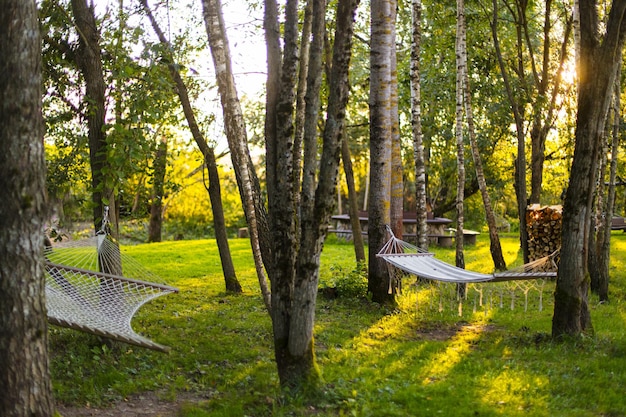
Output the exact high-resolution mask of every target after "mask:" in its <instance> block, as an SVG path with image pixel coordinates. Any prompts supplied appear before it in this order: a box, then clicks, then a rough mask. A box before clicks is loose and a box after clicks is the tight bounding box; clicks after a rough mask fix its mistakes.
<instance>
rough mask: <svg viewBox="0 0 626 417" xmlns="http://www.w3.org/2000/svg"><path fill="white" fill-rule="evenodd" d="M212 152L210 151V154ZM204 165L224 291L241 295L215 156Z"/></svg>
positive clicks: (206, 160) (206, 159)
mask: <svg viewBox="0 0 626 417" xmlns="http://www.w3.org/2000/svg"><path fill="white" fill-rule="evenodd" d="M212 151H213V150H212V149H211V153H212ZM205 163H206V169H207V172H208V175H209V187H208V192H209V197H210V199H211V207H212V208H213V227H214V228H215V240H216V241H217V248H218V250H219V253H220V261H221V264H222V272H223V273H224V281H225V283H226V291H231V292H234V293H241V292H243V290H242V288H241V284H240V283H239V280H238V279H237V275H236V274H235V265H234V264H233V259H232V257H231V256H230V248H229V247H228V234H227V233H226V220H225V219H224V207H223V205H222V190H221V188H220V178H219V173H218V170H217V164H216V163H215V156H214V155H213V156H212V157H209V158H205Z"/></svg>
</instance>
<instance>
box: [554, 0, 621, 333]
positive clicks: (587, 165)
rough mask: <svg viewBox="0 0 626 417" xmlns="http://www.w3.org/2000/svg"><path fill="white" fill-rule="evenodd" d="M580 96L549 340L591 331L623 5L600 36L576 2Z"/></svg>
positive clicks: (588, 1)
mask: <svg viewBox="0 0 626 417" xmlns="http://www.w3.org/2000/svg"><path fill="white" fill-rule="evenodd" d="M579 7H580V16H581V17H583V16H584V18H583V19H581V21H580V61H579V95H578V114H577V120H576V144H575V149H574V159H573V162H572V168H571V174H570V180H569V186H568V187H567V191H566V195H565V203H564V207H563V236H562V246H561V262H560V265H559V271H558V275H557V283H556V289H555V294H554V299H555V304H554V315H553V318H552V335H553V337H560V336H564V335H569V336H578V335H580V334H582V333H586V332H591V331H593V328H592V323H591V316H590V313H589V307H588V299H587V297H588V291H589V275H588V271H587V251H588V249H589V248H588V247H587V244H588V242H589V233H590V232H591V231H590V223H591V222H590V220H591V215H592V210H591V207H592V204H591V202H592V201H593V195H594V193H595V186H596V183H595V181H596V179H597V175H596V173H597V171H598V170H597V165H598V163H599V158H600V156H599V154H600V144H601V140H600V139H601V136H602V133H603V129H604V123H605V120H606V115H607V111H608V108H609V105H610V99H611V96H612V86H613V83H614V79H615V77H616V73H617V66H618V64H619V62H620V60H621V59H622V49H623V41H624V34H625V33H626V30H625V28H624V23H623V22H624V12H625V10H626V2H623V1H614V2H613V3H612V5H611V9H610V12H609V15H608V22H607V23H606V29H605V31H604V35H602V36H601V35H600V34H599V33H600V30H599V21H598V10H597V7H598V5H597V4H596V2H595V1H594V0H580V1H579Z"/></svg>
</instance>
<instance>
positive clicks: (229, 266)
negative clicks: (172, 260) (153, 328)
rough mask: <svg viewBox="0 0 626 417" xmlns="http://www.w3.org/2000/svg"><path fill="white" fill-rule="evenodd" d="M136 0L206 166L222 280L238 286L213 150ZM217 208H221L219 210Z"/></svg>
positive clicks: (155, 26)
mask: <svg viewBox="0 0 626 417" xmlns="http://www.w3.org/2000/svg"><path fill="white" fill-rule="evenodd" d="M140 1H141V5H142V6H143V8H144V10H145V12H146V13H147V14H148V18H149V19H150V23H151V24H152V28H153V29H154V32H155V33H156V34H157V36H158V38H159V42H161V45H163V46H164V47H165V50H166V51H167V52H168V53H169V54H170V57H171V59H170V60H169V64H168V68H169V71H170V75H171V76H172V78H173V79H174V83H175V84H176V92H177V93H178V97H179V99H180V102H181V105H182V107H183V113H184V114H185V118H186V119H187V124H189V130H191V134H192V136H193V139H194V141H195V142H196V145H198V148H199V149H200V152H202V156H203V157H204V161H205V164H206V166H207V169H208V170H209V171H208V172H209V181H210V182H211V186H212V187H213V188H212V190H213V192H211V190H209V198H210V199H211V208H212V210H213V219H214V222H215V223H214V225H215V228H216V230H215V239H216V241H217V247H218V250H219V252H220V259H221V260H222V271H223V272H224V279H225V281H226V287H227V289H228V287H229V286H231V287H233V288H235V287H237V286H238V285H237V284H238V283H237V284H233V283H234V282H235V281H237V276H236V274H235V268H234V266H233V262H232V258H231V255H230V248H229V246H228V235H227V233H226V227H225V225H224V222H223V218H224V212H223V208H222V201H221V193H220V188H219V178H218V176H217V169H215V172H214V173H212V172H211V170H210V167H211V166H216V165H217V164H216V161H215V152H214V151H213V148H211V147H210V146H209V145H208V143H207V141H206V139H205V138H204V135H203V134H202V132H200V128H199V127H198V123H197V121H196V116H195V113H194V111H193V108H192V107H191V101H190V100H189V93H188V91H187V86H186V85H185V83H184V81H183V79H182V77H181V76H180V73H179V72H178V67H177V65H176V63H175V62H174V59H173V54H171V45H170V43H169V42H168V40H167V38H166V37H165V35H164V34H163V31H161V28H160V27H159V25H158V24H157V22H156V20H155V19H154V16H153V15H152V12H151V10H150V7H149V6H148V2H147V0H140ZM216 199H217V200H216ZM220 210H221V212H219V211H220ZM219 219H222V221H220V220H219ZM218 227H221V228H222V230H217V228H218Z"/></svg>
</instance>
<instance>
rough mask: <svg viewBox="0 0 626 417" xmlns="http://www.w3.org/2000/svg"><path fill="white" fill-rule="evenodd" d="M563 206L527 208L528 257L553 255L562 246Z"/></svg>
mask: <svg viewBox="0 0 626 417" xmlns="http://www.w3.org/2000/svg"><path fill="white" fill-rule="evenodd" d="M562 220H563V207H562V206H543V207H542V206H539V204H533V205H531V206H528V208H527V209H526V230H527V231H528V259H529V260H530V261H533V260H535V259H540V258H543V257H545V256H548V255H551V254H552V253H554V251H556V250H557V249H560V248H561V229H562Z"/></svg>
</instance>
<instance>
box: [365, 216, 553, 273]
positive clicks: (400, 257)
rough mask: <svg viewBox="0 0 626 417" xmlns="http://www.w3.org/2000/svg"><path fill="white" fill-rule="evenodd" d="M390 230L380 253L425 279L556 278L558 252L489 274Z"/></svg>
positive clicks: (393, 262) (388, 260)
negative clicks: (451, 260)
mask: <svg viewBox="0 0 626 417" xmlns="http://www.w3.org/2000/svg"><path fill="white" fill-rule="evenodd" d="M387 231H388V233H389V234H390V236H391V237H390V239H389V240H388V241H387V242H386V243H385V245H383V247H382V248H381V250H380V251H379V252H378V254H377V255H376V256H377V257H379V258H381V259H383V260H384V261H385V262H387V263H388V264H389V265H391V266H393V267H396V268H399V269H401V270H402V271H404V272H406V273H408V274H412V275H416V276H418V277H421V278H426V279H431V280H435V281H441V282H451V283H457V284H468V283H479V282H501V281H512V280H528V279H538V278H553V277H556V264H555V263H554V256H555V255H556V254H552V255H550V256H547V257H545V258H541V259H537V260H535V261H533V262H530V263H528V264H525V265H522V266H521V267H519V268H516V269H513V270H511V271H505V272H494V273H491V274H485V273H481V272H474V271H469V270H467V269H463V268H458V267H456V266H454V265H450V264H448V263H446V262H443V261H441V260H439V259H437V258H435V256H434V254H433V253H431V252H427V251H424V250H422V249H420V248H418V247H417V246H414V245H411V244H410V243H407V242H405V241H403V240H401V239H398V238H397V237H396V236H395V235H394V234H393V232H392V231H391V229H390V228H387Z"/></svg>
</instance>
